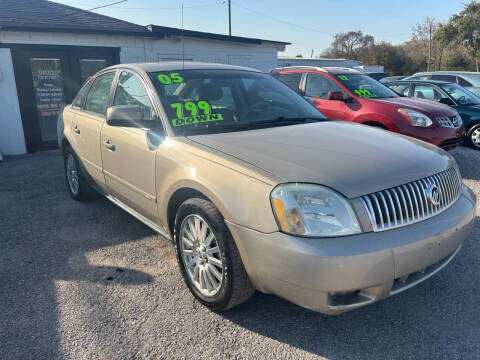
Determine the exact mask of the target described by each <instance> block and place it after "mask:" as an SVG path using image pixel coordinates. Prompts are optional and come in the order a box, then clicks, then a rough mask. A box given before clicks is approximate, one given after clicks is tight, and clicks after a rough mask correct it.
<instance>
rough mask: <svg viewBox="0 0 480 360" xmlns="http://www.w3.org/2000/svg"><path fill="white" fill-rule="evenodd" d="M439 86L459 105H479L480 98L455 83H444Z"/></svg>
mask: <svg viewBox="0 0 480 360" xmlns="http://www.w3.org/2000/svg"><path fill="white" fill-rule="evenodd" d="M440 87H441V88H442V89H443V90H444V91H445V92H446V93H447V94H448V95H449V96H450V97H451V98H452V99H453V100H455V101H456V102H457V103H458V104H460V105H480V99H479V98H478V97H476V96H475V95H473V94H472V93H471V92H470V91H468V90H466V89H464V88H463V87H461V86H460V85H457V84H444V85H440Z"/></svg>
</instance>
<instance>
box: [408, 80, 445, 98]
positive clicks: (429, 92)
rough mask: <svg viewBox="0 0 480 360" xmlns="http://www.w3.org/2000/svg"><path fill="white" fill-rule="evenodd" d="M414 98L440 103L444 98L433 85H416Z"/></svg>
mask: <svg viewBox="0 0 480 360" xmlns="http://www.w3.org/2000/svg"><path fill="white" fill-rule="evenodd" d="M413 96H414V97H416V98H419V99H428V100H433V101H439V100H440V99H441V98H443V97H444V96H443V95H442V94H441V93H440V92H439V91H438V90H436V89H435V88H434V87H433V86H432V85H418V84H417V85H415V91H414V92H413Z"/></svg>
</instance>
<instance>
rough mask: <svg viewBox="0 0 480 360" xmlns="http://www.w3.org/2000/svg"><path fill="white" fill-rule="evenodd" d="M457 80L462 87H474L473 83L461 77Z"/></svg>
mask: <svg viewBox="0 0 480 360" xmlns="http://www.w3.org/2000/svg"><path fill="white" fill-rule="evenodd" d="M457 79H458V85H460V86H466V87H469V86H473V85H472V84H471V83H469V82H468V81H467V80H465V79H464V78H461V77H460V76H458V77H457Z"/></svg>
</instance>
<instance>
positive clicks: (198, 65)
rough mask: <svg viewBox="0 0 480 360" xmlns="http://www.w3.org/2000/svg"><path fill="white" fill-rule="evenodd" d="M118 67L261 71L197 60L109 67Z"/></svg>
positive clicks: (154, 69)
mask: <svg viewBox="0 0 480 360" xmlns="http://www.w3.org/2000/svg"><path fill="white" fill-rule="evenodd" d="M116 68H130V69H135V70H140V71H144V72H157V71H173V70H243V71H254V72H260V71H259V70H256V69H252V68H248V67H243V66H236V65H227V64H217V63H207V62H196V61H185V62H183V61H162V62H155V63H153V62H152V63H132V64H119V65H114V66H111V67H109V68H108V69H116Z"/></svg>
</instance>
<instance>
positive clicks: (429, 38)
mask: <svg viewBox="0 0 480 360" xmlns="http://www.w3.org/2000/svg"><path fill="white" fill-rule="evenodd" d="M431 59H432V21H430V24H428V65H427V71H430V62H431V61H432V60H431Z"/></svg>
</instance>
